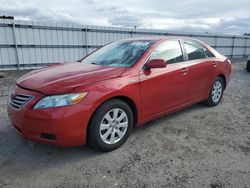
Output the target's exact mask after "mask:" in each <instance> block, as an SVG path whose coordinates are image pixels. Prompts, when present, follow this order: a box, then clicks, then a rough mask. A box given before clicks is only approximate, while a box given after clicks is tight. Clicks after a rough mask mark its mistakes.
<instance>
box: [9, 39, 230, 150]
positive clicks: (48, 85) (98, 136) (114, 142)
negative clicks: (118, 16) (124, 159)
mask: <svg viewBox="0 0 250 188" xmlns="http://www.w3.org/2000/svg"><path fill="white" fill-rule="evenodd" d="M230 75H231V62H230V60H229V59H228V58H226V57H225V56H223V55H221V54H219V53H218V52H217V51H216V50H214V49H213V48H211V47H210V46H208V45H206V44H204V43H203V42H200V41H198V40H194V39H190V38H180V37H168V38H160V39H159V38H157V39H155V38H153V39H150V38H143V39H129V40H121V41H117V42H113V43H110V44H108V45H106V46H104V47H102V48H100V49H99V50H97V51H95V52H93V53H92V54H90V55H89V56H87V57H85V58H83V59H82V60H81V61H79V62H74V63H66V64H61V65H56V66H52V67H47V68H42V69H39V70H35V71H32V72H30V73H28V74H26V75H24V76H23V77H21V78H20V79H18V80H17V82H16V85H15V88H14V89H13V92H12V93H11V96H10V98H9V100H8V114H9V119H10V121H11V122H12V125H13V126H14V127H15V129H16V130H17V131H18V132H19V133H20V135H22V136H23V137H24V138H27V139H30V140H34V141H38V142H43V143H47V144H54V145H58V146H78V145H84V144H86V143H89V144H90V145H92V146H93V147H95V148H97V149H99V150H102V151H110V150H114V149H116V148H118V147H120V146H121V145H122V144H123V143H124V142H125V141H126V140H127V138H128V137H129V134H130V133H131V130H132V128H133V127H134V126H141V125H143V124H144V123H145V122H148V121H150V120H153V119H155V118H157V117H160V116H163V115H166V114H169V113H171V112H174V111H177V110H180V109H182V108H185V107H187V106H190V105H192V104H194V103H198V102H201V101H204V102H205V103H206V104H207V105H209V106H216V105H217V104H219V103H220V101H221V99H222V95H223V91H224V89H225V88H226V86H227V84H228V82H229V79H230Z"/></svg>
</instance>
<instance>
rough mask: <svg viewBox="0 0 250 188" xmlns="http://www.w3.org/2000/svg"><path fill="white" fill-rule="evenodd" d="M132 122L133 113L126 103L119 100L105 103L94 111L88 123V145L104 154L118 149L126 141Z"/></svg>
mask: <svg viewBox="0 0 250 188" xmlns="http://www.w3.org/2000/svg"><path fill="white" fill-rule="evenodd" d="M115 117H117V118H115ZM133 122H134V117H133V112H132V110H131V108H130V106H129V105H128V104H127V103H126V102H124V101H122V100H120V99H111V100H109V101H107V102H105V103H104V104H102V105H101V106H100V107H99V108H98V109H97V110H96V112H95V113H94V115H93V117H92V119H91V121H90V124H89V131H88V140H89V143H90V145H91V146H92V147H94V148H95V149H97V150H100V151H105V152H107V151H112V150H115V149H117V148H119V147H120V146H121V145H123V144H124V143H125V142H126V140H127V139H128V137H129V135H130V133H131V130H132V127H133Z"/></svg>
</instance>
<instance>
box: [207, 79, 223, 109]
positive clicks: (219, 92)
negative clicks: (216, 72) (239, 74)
mask: <svg viewBox="0 0 250 188" xmlns="http://www.w3.org/2000/svg"><path fill="white" fill-rule="evenodd" d="M224 88H225V83H224V81H223V80H222V78H221V77H217V78H216V79H215V80H214V82H213V85H212V88H211V90H210V93H209V97H208V99H207V100H206V101H204V102H205V104H206V105H208V106H211V107H212V106H216V105H218V104H219V103H220V102H221V99H222V97H223V92H224Z"/></svg>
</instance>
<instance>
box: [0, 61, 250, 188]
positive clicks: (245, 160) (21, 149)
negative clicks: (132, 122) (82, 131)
mask: <svg viewBox="0 0 250 188" xmlns="http://www.w3.org/2000/svg"><path fill="white" fill-rule="evenodd" d="M244 67H245V61H243V60H237V61H236V60H235V61H234V63H233V76H232V80H231V82H230V85H229V87H228V88H227V89H226V91H225V94H224V98H223V100H222V103H221V104H220V105H218V106H217V107H214V108H209V107H206V106H203V105H201V104H196V105H193V106H192V107H190V108H187V109H185V110H182V111H179V112H177V113H174V114H171V115H168V116H165V117H162V118H160V119H158V120H155V121H152V122H150V123H147V124H146V125H144V126H143V127H141V128H137V129H136V130H135V131H134V132H133V133H132V135H131V136H130V138H129V139H128V141H127V142H126V144H124V145H123V146H122V147H121V148H119V149H117V150H115V151H113V152H109V153H100V152H97V151H94V150H92V149H91V148H89V147H88V146H85V147H74V148H58V147H54V146H48V145H43V144H38V143H34V142H31V141H27V140H24V139H22V138H21V137H20V136H19V135H17V133H16V132H15V130H14V129H13V128H12V127H11V126H10V122H9V121H8V117H7V113H6V98H7V97H6V93H7V90H8V89H7V88H8V87H9V86H10V85H12V84H13V83H14V80H16V78H18V77H20V76H21V75H22V74H24V73H25V72H24V71H19V72H17V71H16V72H15V71H11V72H6V73H5V76H6V77H5V78H1V79H0V86H1V87H0V188H2V187H4V188H5V187H25V188H29V187H211V188H219V187H242V188H247V187H248V188H249V187H250V73H247V72H246V71H245V70H244Z"/></svg>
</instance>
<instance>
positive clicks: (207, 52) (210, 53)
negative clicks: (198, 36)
mask: <svg viewBox="0 0 250 188" xmlns="http://www.w3.org/2000/svg"><path fill="white" fill-rule="evenodd" d="M203 50H204V52H205V54H206V56H207V57H215V56H214V54H213V53H212V52H210V50H208V49H207V48H203Z"/></svg>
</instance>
